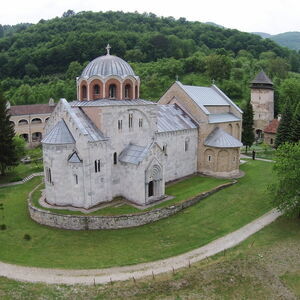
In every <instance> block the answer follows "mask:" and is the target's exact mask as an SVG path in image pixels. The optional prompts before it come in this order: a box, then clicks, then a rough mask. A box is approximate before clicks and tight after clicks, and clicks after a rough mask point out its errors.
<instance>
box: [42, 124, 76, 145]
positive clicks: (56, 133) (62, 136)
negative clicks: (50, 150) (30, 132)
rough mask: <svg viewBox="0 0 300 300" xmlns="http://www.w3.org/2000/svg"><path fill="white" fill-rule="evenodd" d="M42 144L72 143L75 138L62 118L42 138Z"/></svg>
mask: <svg viewBox="0 0 300 300" xmlns="http://www.w3.org/2000/svg"><path fill="white" fill-rule="evenodd" d="M42 143H43V144H52V145H59V144H74V143H75V140H74V138H73V135H72V133H71V132H70V130H69V128H68V126H67V125H66V123H65V121H64V120H60V121H59V122H58V123H57V124H56V125H55V126H54V127H53V128H52V129H51V131H50V132H49V133H48V134H47V135H46V137H44V138H43V140H42Z"/></svg>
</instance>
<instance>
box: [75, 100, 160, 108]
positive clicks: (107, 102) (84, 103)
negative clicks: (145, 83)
mask: <svg viewBox="0 0 300 300" xmlns="http://www.w3.org/2000/svg"><path fill="white" fill-rule="evenodd" d="M70 105H71V106H72V107H75V106H78V107H81V106H121V105H131V106H132V105H156V103H154V102H152V101H148V100H143V99H133V100H112V99H100V100H94V101H78V100H75V101H72V102H70Z"/></svg>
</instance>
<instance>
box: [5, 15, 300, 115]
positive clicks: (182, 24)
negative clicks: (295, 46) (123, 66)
mask: <svg viewBox="0 0 300 300" xmlns="http://www.w3.org/2000/svg"><path fill="white" fill-rule="evenodd" d="M107 43H109V44H110V45H111V47H112V49H111V54H113V55H117V56H119V57H121V58H123V59H125V60H126V61H128V62H129V63H130V64H131V66H132V67H133V69H134V70H135V73H136V74H137V75H139V76H140V77H141V97H142V98H144V99H148V100H153V101H157V100H158V99H159V98H160V96H161V95H162V94H163V93H164V92H165V90H166V89H167V88H168V87H169V86H170V85H171V84H172V83H173V82H174V81H175V79H176V77H177V76H178V77H179V80H180V81H181V82H182V83H184V84H192V85H207V86H208V85H210V84H211V83H212V82H215V84H216V85H218V86H219V87H220V88H221V89H223V90H224V92H225V93H227V94H228V96H229V97H230V98H231V99H233V100H234V101H235V102H236V103H238V104H240V105H241V106H242V107H243V106H244V105H245V103H246V102H247V101H248V100H249V95H250V90H249V82H250V81H251V79H253V78H254V76H255V74H256V73H258V72H259V71H260V70H261V69H264V71H265V72H266V73H267V74H268V75H269V77H270V78H271V79H272V80H273V82H274V84H275V95H276V112H277V113H278V112H279V111H280V110H281V109H282V107H283V104H284V102H285V101H286V99H287V98H288V99H290V100H291V101H293V102H294V103H298V101H300V99H299V98H300V74H299V72H300V54H299V52H297V51H295V50H290V49H288V48H284V47H281V46H279V45H277V44H276V43H275V42H273V41H271V40H270V39H262V38H261V37H260V36H258V35H255V34H250V33H245V32H240V31H238V30H230V29H224V28H221V27H217V26H213V25H209V24H204V23H200V22H190V21H188V20H186V19H185V18H179V19H174V18H172V17H167V18H166V17H157V16H156V15H154V14H151V13H149V14H148V13H147V14H146V13H144V14H139V13H123V12H79V13H75V12H73V11H71V10H69V11H67V12H65V13H64V14H63V16H62V17H60V18H59V17H57V18H54V19H51V20H40V21H39V22H38V23H37V24H17V25H14V26H7V25H0V87H1V89H2V90H3V91H4V94H5V97H6V99H7V100H9V101H10V102H11V104H13V105H16V104H31V103H45V102H47V101H48V100H49V98H54V99H55V100H56V101H57V100H58V99H59V98H66V99H67V100H74V99H75V98H76V77H77V76H79V75H80V74H81V72H82V70H83V68H84V67H85V66H86V65H87V63H88V62H89V61H91V60H92V59H94V58H96V57H98V56H100V55H104V54H105V46H106V45H107Z"/></svg>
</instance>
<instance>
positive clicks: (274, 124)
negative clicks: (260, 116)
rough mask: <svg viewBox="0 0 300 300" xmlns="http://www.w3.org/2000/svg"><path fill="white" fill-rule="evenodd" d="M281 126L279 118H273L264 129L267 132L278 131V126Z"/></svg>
mask: <svg viewBox="0 0 300 300" xmlns="http://www.w3.org/2000/svg"><path fill="white" fill-rule="evenodd" d="M278 126H279V120H278V119H273V120H272V121H271V122H270V123H269V125H268V126H266V128H265V129H264V132H265V133H277V128H278Z"/></svg>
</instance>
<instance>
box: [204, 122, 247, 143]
mask: <svg viewBox="0 0 300 300" xmlns="http://www.w3.org/2000/svg"><path fill="white" fill-rule="evenodd" d="M204 145H205V146H209V147H215V148H239V147H242V146H243V144H242V143H241V142H240V141H239V140H237V139H236V138H234V137H233V136H232V135H230V134H228V133H227V132H225V131H224V130H223V129H221V128H219V127H216V128H215V129H214V130H213V131H212V132H211V133H210V134H209V135H208V137H207V138H206V140H205V142H204Z"/></svg>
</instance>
